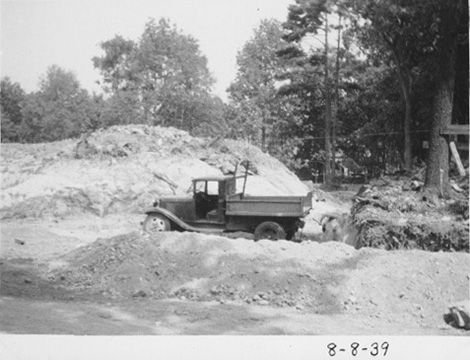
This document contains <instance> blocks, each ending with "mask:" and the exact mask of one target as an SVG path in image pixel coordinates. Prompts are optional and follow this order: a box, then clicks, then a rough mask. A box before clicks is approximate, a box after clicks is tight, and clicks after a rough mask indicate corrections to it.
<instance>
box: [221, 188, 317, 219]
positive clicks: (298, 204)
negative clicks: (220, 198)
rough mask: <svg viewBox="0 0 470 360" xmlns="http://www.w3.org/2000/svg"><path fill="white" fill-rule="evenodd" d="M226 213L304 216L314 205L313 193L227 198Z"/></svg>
mask: <svg viewBox="0 0 470 360" xmlns="http://www.w3.org/2000/svg"><path fill="white" fill-rule="evenodd" d="M226 206H227V207H226V215H229V216H266V217H303V216H305V215H306V214H307V213H308V212H309V210H310V209H311V207H312V193H311V192H309V193H308V194H307V195H306V196H243V197H241V196H240V195H234V196H232V197H230V198H228V199H227V204H226Z"/></svg>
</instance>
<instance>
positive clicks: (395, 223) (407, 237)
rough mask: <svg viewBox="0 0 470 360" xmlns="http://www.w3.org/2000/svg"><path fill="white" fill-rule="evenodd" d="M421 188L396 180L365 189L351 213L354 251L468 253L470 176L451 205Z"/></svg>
mask: <svg viewBox="0 0 470 360" xmlns="http://www.w3.org/2000/svg"><path fill="white" fill-rule="evenodd" d="M422 185H423V183H422V182H421V181H419V180H416V179H412V178H409V177H406V176H399V175H397V176H385V177H383V178H381V179H380V180H375V181H372V182H371V183H370V184H369V185H367V186H363V187H362V188H361V189H360V191H359V192H358V194H357V195H356V197H355V203H354V205H353V207H352V210H351V213H352V221H353V222H354V224H355V225H356V228H357V231H358V235H357V238H356V239H355V245H356V247H361V246H368V247H375V248H382V249H424V250H429V251H466V252H468V251H469V221H468V177H467V178H466V179H461V185H462V186H463V188H464V189H466V190H463V189H462V191H461V192H456V191H454V192H453V193H452V198H451V199H448V200H446V199H442V198H440V197H439V196H438V194H435V193H433V192H430V191H427V190H425V191H423V190H422V188H421V187H422ZM459 189H460V187H459Z"/></svg>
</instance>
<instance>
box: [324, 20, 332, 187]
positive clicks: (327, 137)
mask: <svg viewBox="0 0 470 360" xmlns="http://www.w3.org/2000/svg"><path fill="white" fill-rule="evenodd" d="M328 52H329V47H328V16H327V15H325V168H324V175H323V176H324V182H325V183H326V184H327V185H330V184H331V180H332V177H331V91H330V76H329V72H328V67H329V64H328Z"/></svg>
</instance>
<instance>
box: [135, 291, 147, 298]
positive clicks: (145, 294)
mask: <svg viewBox="0 0 470 360" xmlns="http://www.w3.org/2000/svg"><path fill="white" fill-rule="evenodd" d="M146 296H147V293H146V292H145V291H144V290H138V291H136V292H134V293H133V294H132V297H146Z"/></svg>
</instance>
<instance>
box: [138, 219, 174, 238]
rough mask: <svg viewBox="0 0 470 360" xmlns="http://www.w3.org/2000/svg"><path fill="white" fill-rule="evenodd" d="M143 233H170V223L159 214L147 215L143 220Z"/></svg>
mask: <svg viewBox="0 0 470 360" xmlns="http://www.w3.org/2000/svg"><path fill="white" fill-rule="evenodd" d="M143 228H144V231H145V232H147V233H149V234H154V233H157V232H161V231H170V230H171V225H170V221H169V220H168V219H167V218H166V217H165V216H163V215H160V214H149V215H148V216H147V218H146V219H145V220H144V224H143Z"/></svg>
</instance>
